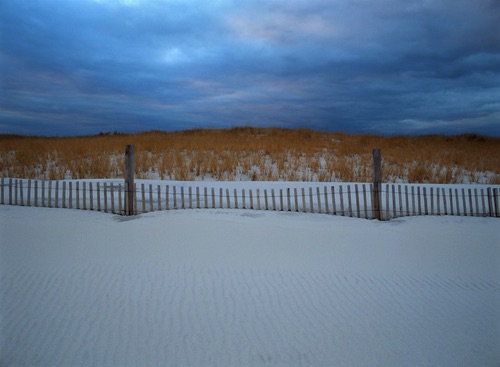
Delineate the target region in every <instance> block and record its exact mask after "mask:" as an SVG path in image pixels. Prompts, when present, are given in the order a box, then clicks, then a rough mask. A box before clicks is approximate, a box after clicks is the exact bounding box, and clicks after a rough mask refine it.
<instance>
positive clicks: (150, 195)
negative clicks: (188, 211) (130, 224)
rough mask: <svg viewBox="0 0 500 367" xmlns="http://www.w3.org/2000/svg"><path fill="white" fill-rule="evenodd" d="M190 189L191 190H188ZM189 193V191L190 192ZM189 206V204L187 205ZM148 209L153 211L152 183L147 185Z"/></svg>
mask: <svg viewBox="0 0 500 367" xmlns="http://www.w3.org/2000/svg"><path fill="white" fill-rule="evenodd" d="M190 191H191V190H190ZM190 194H191V192H190ZM189 207H191V205H190V206H189ZM149 211H150V212H153V211H154V202H153V185H152V184H150V185H149Z"/></svg>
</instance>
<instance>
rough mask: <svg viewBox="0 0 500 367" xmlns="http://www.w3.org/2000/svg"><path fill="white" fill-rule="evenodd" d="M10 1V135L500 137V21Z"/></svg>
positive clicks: (5, 106)
mask: <svg viewBox="0 0 500 367" xmlns="http://www.w3.org/2000/svg"><path fill="white" fill-rule="evenodd" d="M498 4H499V2H498V1H488V0H477V1H474V2H471V1H466V0H459V1H456V0H455V1H451V0H434V1H426V0H414V1H407V2H401V1H397V0H377V1H368V0H351V1H345V0H337V1H330V0H329V1H326V0H318V1H314V2H311V1H305V0H297V1H293V2H288V1H284V0H271V1H263V0H247V1H238V2H235V1H223V0H221V1H211V2H205V1H195V0H190V1H180V0H152V1H144V0H142V1H141V0H121V1H120V0H100V1H97V0H79V1H63V0H46V1H43V2H31V1H29V2H28V1H15V0H4V1H3V2H2V3H1V4H0V14H1V15H0V46H1V47H0V73H1V74H0V75H1V76H0V77H1V79H0V82H1V85H0V88H1V90H0V133H2V132H5V133H13V132H14V133H16V132H18V133H32V134H44V135H65V134H81V133H96V132H98V131H107V130H120V131H137V130H145V129H165V130H173V129H185V128H199V127H228V126H234V125H258V126H271V125H272V126H286V127H311V128H314V129H322V130H331V131H333V130H342V131H347V132H370V133H379V134H394V133H403V134H404V133H409V134H420V133H426V134H427V133H450V134H456V133H464V132H478V133H483V134H490V135H497V136H499V135H500V131H499V129H500V128H499V125H500V120H499V115H500V112H499V111H500V106H499V103H498V102H497V101H500V87H499V86H500V25H499V24H498V23H499V22H498V21H497V20H498V19H500V6H499V5H498Z"/></svg>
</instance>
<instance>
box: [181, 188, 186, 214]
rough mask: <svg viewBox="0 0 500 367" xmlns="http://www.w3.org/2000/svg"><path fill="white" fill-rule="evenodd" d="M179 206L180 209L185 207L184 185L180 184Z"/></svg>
mask: <svg viewBox="0 0 500 367" xmlns="http://www.w3.org/2000/svg"><path fill="white" fill-rule="evenodd" d="M181 208H182V209H185V208H186V201H185V197H184V186H181Z"/></svg>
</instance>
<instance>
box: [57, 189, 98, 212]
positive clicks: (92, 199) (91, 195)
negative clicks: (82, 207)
mask: <svg viewBox="0 0 500 367" xmlns="http://www.w3.org/2000/svg"><path fill="white" fill-rule="evenodd" d="M56 192H57V187H56ZM89 193H90V210H94V193H93V191H92V182H89ZM56 200H57V199H56ZM56 205H57V201H56Z"/></svg>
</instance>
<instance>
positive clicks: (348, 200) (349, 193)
mask: <svg viewBox="0 0 500 367" xmlns="http://www.w3.org/2000/svg"><path fill="white" fill-rule="evenodd" d="M347 205H348V208H349V217H352V200H351V185H347Z"/></svg>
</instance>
